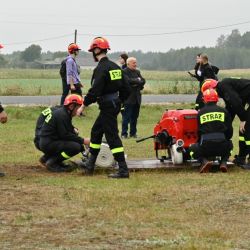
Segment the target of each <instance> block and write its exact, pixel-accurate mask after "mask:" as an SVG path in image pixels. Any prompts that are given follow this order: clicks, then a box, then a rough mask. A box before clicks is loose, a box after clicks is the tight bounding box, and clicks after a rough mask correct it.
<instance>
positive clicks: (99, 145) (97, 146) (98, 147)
mask: <svg viewBox="0 0 250 250" xmlns="http://www.w3.org/2000/svg"><path fill="white" fill-rule="evenodd" d="M89 146H90V147H91V148H94V149H100V148H101V144H94V143H92V142H91V143H90V145H89Z"/></svg>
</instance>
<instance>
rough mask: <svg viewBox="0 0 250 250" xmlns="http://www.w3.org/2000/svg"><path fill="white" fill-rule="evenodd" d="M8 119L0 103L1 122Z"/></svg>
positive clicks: (0, 175)
mask: <svg viewBox="0 0 250 250" xmlns="http://www.w3.org/2000/svg"><path fill="white" fill-rule="evenodd" d="M0 45H1V44H0ZM0 48H1V46H0ZM7 120H8V116H7V114H6V112H5V111H4V108H3V106H2V105H1V103H0V122H1V123H6V122H7ZM4 176H5V174H4V173H3V172H0V177H4Z"/></svg>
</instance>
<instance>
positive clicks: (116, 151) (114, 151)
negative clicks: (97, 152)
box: [111, 147, 124, 154]
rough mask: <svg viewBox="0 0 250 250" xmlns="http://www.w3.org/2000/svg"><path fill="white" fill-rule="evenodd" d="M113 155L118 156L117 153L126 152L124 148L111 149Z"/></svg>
mask: <svg viewBox="0 0 250 250" xmlns="http://www.w3.org/2000/svg"><path fill="white" fill-rule="evenodd" d="M111 152H112V154H116V153H121V152H124V148H123V147H120V148H113V149H111Z"/></svg>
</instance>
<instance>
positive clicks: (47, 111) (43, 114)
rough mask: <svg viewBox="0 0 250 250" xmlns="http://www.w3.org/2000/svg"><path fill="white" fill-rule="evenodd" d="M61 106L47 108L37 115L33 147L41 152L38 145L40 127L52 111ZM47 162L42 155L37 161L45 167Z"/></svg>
mask: <svg viewBox="0 0 250 250" xmlns="http://www.w3.org/2000/svg"><path fill="white" fill-rule="evenodd" d="M60 107H61V106H55V107H48V108H46V109H44V110H43V111H42V112H41V114H40V115H39V117H38V119H37V121H36V127H35V137H34V145H35V147H36V148H37V149H38V150H40V151H41V149H40V146H39V143H40V138H41V130H42V126H43V124H44V122H45V119H46V118H47V117H48V116H49V115H51V113H52V112H53V111H55V110H56V109H58V108H60ZM47 160H48V158H47V156H46V155H42V156H41V157H40V159H39V162H40V163H41V164H42V165H44V166H45V163H46V161H47Z"/></svg>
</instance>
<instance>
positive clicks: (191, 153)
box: [189, 151, 194, 159]
mask: <svg viewBox="0 0 250 250" xmlns="http://www.w3.org/2000/svg"><path fill="white" fill-rule="evenodd" d="M189 155H190V157H191V159H193V155H194V152H193V151H190V153H189Z"/></svg>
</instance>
